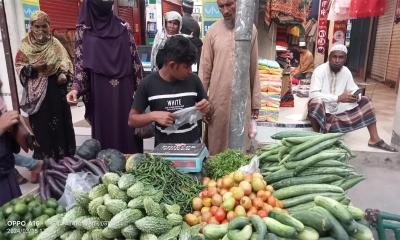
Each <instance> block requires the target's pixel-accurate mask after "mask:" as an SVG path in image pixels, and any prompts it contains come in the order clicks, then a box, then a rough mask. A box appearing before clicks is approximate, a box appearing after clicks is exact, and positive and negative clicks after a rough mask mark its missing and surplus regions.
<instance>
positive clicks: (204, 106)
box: [195, 99, 211, 114]
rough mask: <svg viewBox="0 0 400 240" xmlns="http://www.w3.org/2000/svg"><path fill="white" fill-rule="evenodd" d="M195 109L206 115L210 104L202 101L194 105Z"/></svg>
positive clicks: (204, 100)
mask: <svg viewBox="0 0 400 240" xmlns="http://www.w3.org/2000/svg"><path fill="white" fill-rule="evenodd" d="M195 106H196V109H197V110H198V111H200V112H202V113H204V114H207V113H208V112H209V111H210V110H211V104H210V102H209V101H208V100H207V99H203V100H201V101H200V102H198V103H196V105H195Z"/></svg>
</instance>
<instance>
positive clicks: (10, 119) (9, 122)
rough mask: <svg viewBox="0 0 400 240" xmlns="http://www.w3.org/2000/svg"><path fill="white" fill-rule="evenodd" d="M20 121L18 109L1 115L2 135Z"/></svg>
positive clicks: (0, 133) (0, 131) (0, 128)
mask: <svg viewBox="0 0 400 240" xmlns="http://www.w3.org/2000/svg"><path fill="white" fill-rule="evenodd" d="M18 122H19V114H18V112H17V111H11V112H5V113H3V114H2V115H1V116H0V135H2V134H3V133H4V132H5V131H7V130H8V129H10V127H11V126H13V125H14V124H17V123H18Z"/></svg>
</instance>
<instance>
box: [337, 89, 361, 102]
mask: <svg viewBox="0 0 400 240" xmlns="http://www.w3.org/2000/svg"><path fill="white" fill-rule="evenodd" d="M357 100H358V96H354V95H353V94H351V92H349V91H345V92H344V93H342V95H340V96H339V97H338V102H339V103H340V102H342V103H354V102H357Z"/></svg>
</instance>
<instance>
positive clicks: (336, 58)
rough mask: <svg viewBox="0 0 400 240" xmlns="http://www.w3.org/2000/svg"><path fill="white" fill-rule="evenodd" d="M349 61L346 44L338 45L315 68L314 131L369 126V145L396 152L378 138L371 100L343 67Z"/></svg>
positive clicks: (310, 112) (312, 92)
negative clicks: (324, 60)
mask: <svg viewBox="0 0 400 240" xmlns="http://www.w3.org/2000/svg"><path fill="white" fill-rule="evenodd" d="M346 60H347V48H346V46H344V45H343V44H336V45H335V46H333V47H332V49H331V51H330V53H329V61H328V62H326V63H324V64H322V65H320V66H318V67H317V68H316V69H315V70H314V73H313V75H312V78H311V87H310V98H311V100H310V101H309V103H308V118H309V120H310V122H311V125H312V127H313V129H314V131H318V132H323V133H326V132H344V133H345V132H351V131H354V130H357V129H360V128H363V127H367V128H368V131H369V135H370V138H369V141H368V146H370V147H375V148H379V149H382V150H386V151H391V152H397V150H396V149H395V148H394V147H392V146H390V145H388V144H386V143H385V142H384V141H383V140H382V139H381V138H380V137H379V135H378V130H377V127H376V118H375V113H374V109H373V106H372V103H371V101H370V100H369V99H368V98H367V97H364V96H361V93H360V92H359V91H358V89H359V88H358V86H357V85H356V83H355V82H354V80H353V76H352V74H351V72H350V70H349V69H348V68H347V67H345V66H344V64H345V62H346Z"/></svg>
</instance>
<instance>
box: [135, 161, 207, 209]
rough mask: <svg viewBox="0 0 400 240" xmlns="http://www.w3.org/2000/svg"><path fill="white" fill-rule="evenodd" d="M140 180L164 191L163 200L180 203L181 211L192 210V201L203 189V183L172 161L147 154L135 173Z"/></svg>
mask: <svg viewBox="0 0 400 240" xmlns="http://www.w3.org/2000/svg"><path fill="white" fill-rule="evenodd" d="M133 174H134V175H135V177H136V179H137V180H138V181H141V182H143V183H147V184H151V185H153V186H154V187H155V188H156V189H158V190H161V191H163V192H164V196H163V198H162V202H164V203H166V204H178V205H179V206H181V213H188V212H191V211H192V209H191V208H192V204H191V201H192V199H193V198H194V197H196V196H198V194H199V193H200V192H201V191H202V189H203V186H202V184H201V183H200V182H199V181H198V180H197V179H196V178H194V177H191V176H190V175H188V174H185V173H182V172H180V171H179V170H177V169H175V168H174V167H173V165H172V162H171V161H168V160H165V159H163V158H160V157H157V156H152V155H146V158H145V159H144V160H143V161H142V162H141V163H140V164H139V165H138V166H137V168H136V170H135V172H134V173H133Z"/></svg>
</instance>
